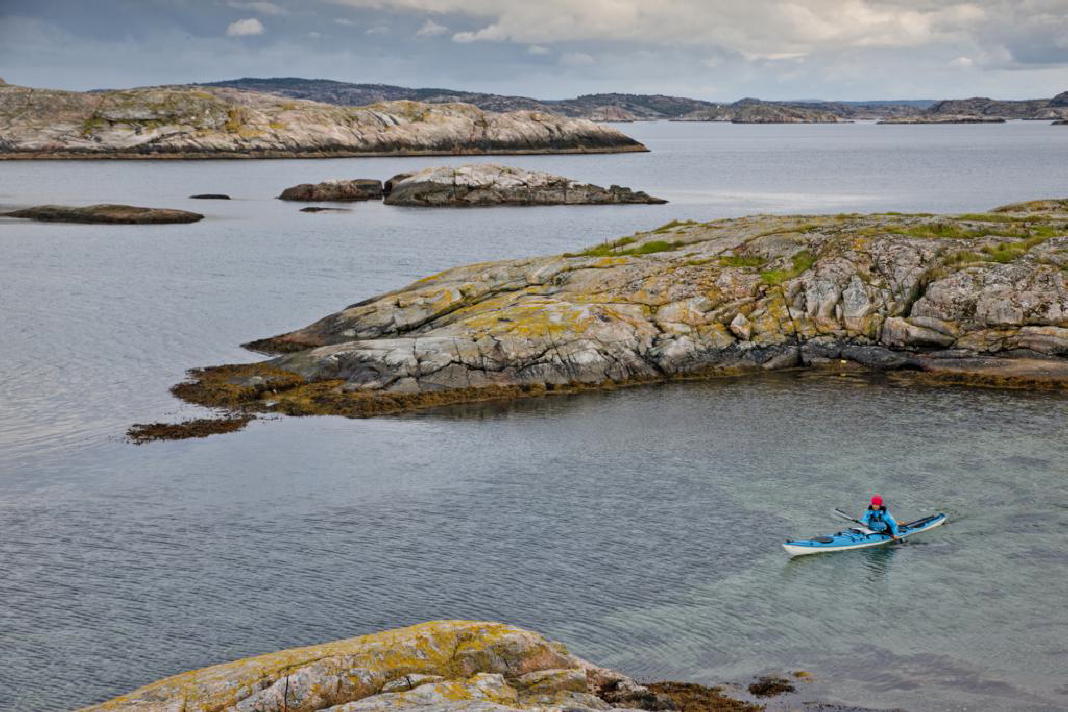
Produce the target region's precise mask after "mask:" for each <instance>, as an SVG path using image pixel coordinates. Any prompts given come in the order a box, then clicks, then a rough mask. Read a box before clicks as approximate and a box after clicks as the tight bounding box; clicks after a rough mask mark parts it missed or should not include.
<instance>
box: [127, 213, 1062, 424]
mask: <svg viewBox="0 0 1068 712" xmlns="http://www.w3.org/2000/svg"><path fill="white" fill-rule="evenodd" d="M1066 283H1068V201H1066V200H1047V201H1035V202H1032V203H1023V204H1017V205H1010V206H1005V207H1002V208H998V209H996V210H994V211H992V212H989V213H975V214H965V215H955V216H938V215H930V214H916V215H903V214H898V213H884V214H874V215H861V214H842V215H798V216H772V215H758V216H752V217H746V218H736V219H726V220H715V221H712V222H708V223H692V222H673V223H669V224H668V225H664V226H662V227H660V228H657V229H656V230H652V231H647V232H639V233H636V234H635V235H632V236H629V237H625V238H621V239H619V240H615V241H612V242H608V243H604V244H601V245H596V246H594V247H591V248H587V249H586V250H583V251H581V252H577V253H568V254H564V255H559V256H551V257H539V258H530V259H520V260H506V261H501V262H488V263H479V264H474V265H468V266H463V267H456V268H453V269H450V270H447V271H445V272H443V273H441V274H437V275H433V276H430V277H426V278H424V279H422V280H419V281H418V282H415V283H414V284H411V285H409V286H408V287H405V288H402V289H399V290H396V291H393V292H389V293H387V294H383V295H381V296H378V297H374V298H371V299H367V300H365V301H362V302H358V303H356V304H353V305H352V306H350V307H347V308H346V309H343V310H341V311H339V312H336V313H334V314H331V315H329V316H326V317H324V318H323V319H321V320H319V321H317V322H315V323H314V324H311V325H309V326H307V327H305V328H302V329H298V330H296V331H293V332H290V333H287V334H281V335H279V336H275V337H270V338H266V339H260V340H257V341H254V342H251V343H249V344H246V347H247V348H250V349H252V350H255V351H258V352H261V353H267V354H278V356H276V357H275V358H273V359H270V360H268V361H264V362H260V363H253V364H238V365H228V366H216V367H208V368H203V369H196V370H194V371H191V372H190V379H189V380H188V381H186V382H183V383H181V384H178V385H177V386H175V387H174V388H173V393H174V394H175V395H176V396H177V397H179V398H181V399H183V400H186V401H188V402H191V403H196V404H199V405H204V406H209V407H214V408H222V409H224V410H225V411H226V412H228V413H231V414H247V413H255V412H271V411H273V412H281V413H287V414H291V415H311V414H339V415H346V416H350V417H367V416H373V415H378V414H383V413H396V412H401V411H404V410H412V409H417V408H427V407H434V406H439V405H447V404H451V403H462V402H472V401H481V400H491V399H509V398H521V397H531V396H540V395H546V394H552V393H571V392H577V391H580V390H585V389H590V388H612V387H618V386H622V385H631V384H640V383H653V382H663V381H669V380H681V379H693V378H709V377H716V376H732V375H744V374H751V373H764V372H768V371H775V370H783V369H795V368H828V367H833V368H843V367H850V368H864V369H871V370H875V371H906V372H909V373H912V374H916V376H917V377H918V378H923V379H926V380H928V381H938V382H944V383H955V384H968V385H981V386H997V387H1021V388H1064V387H1066V386H1068V358H1066V357H1068V284H1066ZM131 435H132V436H134V437H136V436H137V433H131Z"/></svg>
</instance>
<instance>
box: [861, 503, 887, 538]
mask: <svg viewBox="0 0 1068 712" xmlns="http://www.w3.org/2000/svg"><path fill="white" fill-rule="evenodd" d="M885 514H886V505H883V506H881V507H868V516H867V517H865V519H866V520H867V522H868V529H871V530H872V531H875V532H884V531H888V530H889V529H890V525H889V524H888V523H887V521H886V517H885V516H884V515H885Z"/></svg>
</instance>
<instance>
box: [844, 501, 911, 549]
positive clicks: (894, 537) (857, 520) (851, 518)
mask: <svg viewBox="0 0 1068 712" xmlns="http://www.w3.org/2000/svg"><path fill="white" fill-rule="evenodd" d="M834 513H835V514H837V515H838V516H839V517H841V518H842V519H848V520H849V521H851V522H853V523H854V524H859V525H860V527H861V528H862V529H863V530H864V533H865V534H886V535H887V536H889V537H890V538H891V539H893V540H894V541H898V540H899V539H900V537H896V536H894V535H893V534H891V533H890V532H876V531H874V530H872V529H869V528H868V525H867V524H865V523H864V522H862V521H860V520H859V519H853V517H851V516H849V515H848V514H846V513H845V512H843V511H842V510H841V509H839V508H838V507H835V508H834Z"/></svg>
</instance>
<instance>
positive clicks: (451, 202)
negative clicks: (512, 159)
mask: <svg viewBox="0 0 1068 712" xmlns="http://www.w3.org/2000/svg"><path fill="white" fill-rule="evenodd" d="M386 185H387V186H388V187H389V192H388V195H387V196H386V204H387V205H408V206H418V207H440V206H450V207H457V206H462V207H467V206H484V205H613V204H615V205H618V204H623V203H646V204H663V203H666V202H667V201H666V200H661V199H659V198H654V197H652V196H650V195H649V194H647V193H645V192H644V191H640V190H638V191H635V190H631V189H630V188H623V187H620V186H618V185H613V186H611V187H609V188H602V187H601V186H599V185H591V184H589V183H579V182H577V181H573V180H570V179H568V178H563V177H561V176H554V175H551V174H549V173H539V172H537V171H527V170H523V169H520V168H511V167H508V166H501V165H497V164H494V163H474V164H470V165H466V166H459V167H455V168H454V167H451V166H441V167H437V168H427V169H425V170H422V171H419V172H418V173H412V174H402V175H399V176H394V177H393V178H391V179H390V180H389V181H387V182H386Z"/></svg>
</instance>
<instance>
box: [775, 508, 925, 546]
mask: <svg viewBox="0 0 1068 712" xmlns="http://www.w3.org/2000/svg"><path fill="white" fill-rule="evenodd" d="M945 523H946V515H945V514H943V513H942V512H939V513H938V514H932V515H931V516H929V517H924V518H923V519H917V520H916V521H914V522H909V523H908V524H900V525H898V531H899V534H898V536H897V538H898V539H904V538H905V537H908V536H911V535H913V534H918V533H920V532H925V531H927V530H928V529H934V528H935V527H939V526H942V525H943V524H945ZM893 540H894V537H892V536H890V535H889V534H882V533H879V532H873V531H871V530H869V529H861V528H860V527H850V528H849V529H843V530H842V531H840V532H837V533H835V534H828V535H826V536H816V537H812V538H811V539H797V540H792V539H791V540H787V542H786V543H785V544H783V545H782V548H783V549H786V553H787V554H789V555H790V556H805V555H806V554H822V553H826V552H830V551H848V550H850V549H867V548H869V547H872V546H882V545H883V544H889V543H890V542H892V541H893Z"/></svg>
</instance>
